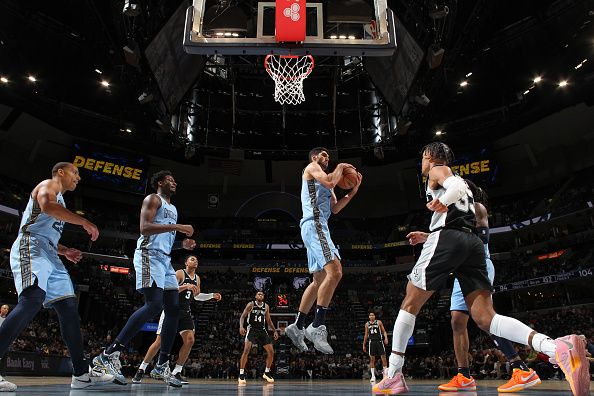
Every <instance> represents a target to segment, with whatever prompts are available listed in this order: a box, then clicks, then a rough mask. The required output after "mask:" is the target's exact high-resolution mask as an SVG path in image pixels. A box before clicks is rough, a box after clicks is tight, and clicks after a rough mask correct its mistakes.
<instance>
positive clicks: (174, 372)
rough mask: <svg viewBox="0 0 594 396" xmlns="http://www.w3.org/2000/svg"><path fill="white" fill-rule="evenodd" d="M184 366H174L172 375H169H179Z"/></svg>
mask: <svg viewBox="0 0 594 396" xmlns="http://www.w3.org/2000/svg"><path fill="white" fill-rule="evenodd" d="M183 368H184V366H180V365H179V364H176V365H175V368H174V369H173V373H171V374H172V375H175V374H177V373H181V371H182V370H183Z"/></svg>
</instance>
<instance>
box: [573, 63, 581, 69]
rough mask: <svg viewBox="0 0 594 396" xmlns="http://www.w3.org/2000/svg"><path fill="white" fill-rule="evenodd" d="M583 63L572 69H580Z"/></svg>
mask: <svg viewBox="0 0 594 396" xmlns="http://www.w3.org/2000/svg"><path fill="white" fill-rule="evenodd" d="M582 65H583V63H578V64H577V66H576V67H574V69H575V70H577V69H579V68H580V67H582Z"/></svg>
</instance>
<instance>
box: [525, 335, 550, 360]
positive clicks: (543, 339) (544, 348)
mask: <svg viewBox="0 0 594 396" xmlns="http://www.w3.org/2000/svg"><path fill="white" fill-rule="evenodd" d="M530 346H531V347H532V348H533V349H534V350H535V351H537V352H542V353H544V354H546V355H547V356H548V357H550V358H554V357H555V351H556V350H557V346H556V345H555V341H553V340H552V339H551V338H550V337H548V336H546V335H544V334H541V333H536V334H534V337H532V345H530Z"/></svg>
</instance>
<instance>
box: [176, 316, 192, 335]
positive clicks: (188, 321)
mask: <svg viewBox="0 0 594 396" xmlns="http://www.w3.org/2000/svg"><path fill="white" fill-rule="evenodd" d="M188 330H191V331H194V330H195V327H194V318H193V317H192V313H191V312H188V311H182V312H180V313H179V322H178V323H177V332H178V333H180V334H181V333H183V332H184V331H188Z"/></svg>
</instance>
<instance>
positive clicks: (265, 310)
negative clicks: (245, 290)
mask: <svg viewBox="0 0 594 396" xmlns="http://www.w3.org/2000/svg"><path fill="white" fill-rule="evenodd" d="M246 318H247V323H248V325H247V331H246V329H245V327H244V323H245V320H246ZM267 324H268V326H269V327H270V329H271V330H272V331H273V334H274V340H275V341H276V340H278V333H277V332H276V328H275V327H274V323H272V319H271V318H270V308H269V307H268V304H266V303H265V302H264V292H262V291H259V292H257V293H256V299H255V300H254V301H251V302H249V303H248V304H247V305H246V306H245V309H244V310H243V313H242V314H241V317H240V318H239V334H241V335H242V336H245V344H244V347H243V353H242V355H241V359H240V360H239V379H238V382H239V385H240V386H243V385H246V381H245V371H244V370H245V366H246V364H247V360H248V356H249V354H250V350H251V349H252V344H253V343H256V344H258V345H263V346H264V350H265V351H266V370H265V371H264V374H263V375H262V378H264V379H265V380H266V382H268V383H272V382H274V378H272V373H271V372H270V367H271V366H272V361H273V360H274V349H273V348H272V341H271V340H270V336H269V335H268V331H266V325H267Z"/></svg>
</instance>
